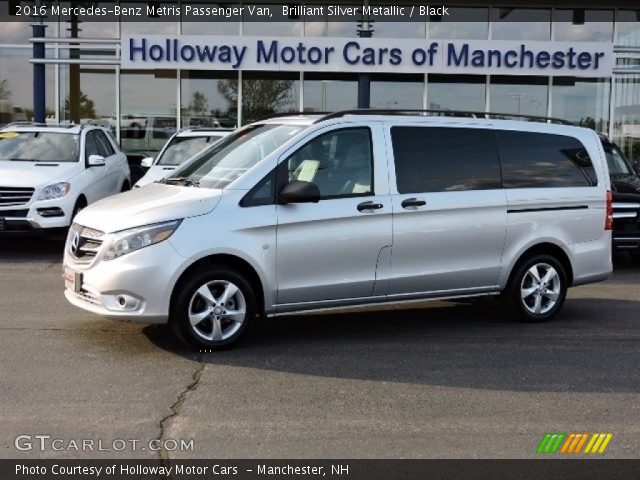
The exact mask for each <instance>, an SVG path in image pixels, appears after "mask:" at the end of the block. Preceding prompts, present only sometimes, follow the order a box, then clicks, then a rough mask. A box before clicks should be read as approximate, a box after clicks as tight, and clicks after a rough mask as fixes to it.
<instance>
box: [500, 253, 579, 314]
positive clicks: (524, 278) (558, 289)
mask: <svg viewBox="0 0 640 480" xmlns="http://www.w3.org/2000/svg"><path fill="white" fill-rule="evenodd" d="M534 266H538V268H537V269H536V271H537V272H539V276H540V277H541V278H540V280H544V276H545V274H546V273H547V272H549V270H547V269H546V268H545V267H544V266H548V267H551V268H552V269H553V270H554V271H555V272H556V273H557V279H558V282H557V283H556V282H555V277H554V280H553V285H548V286H547V285H544V283H543V284H541V285H539V284H538V282H536V281H535V280H534V276H533V275H532V274H531V273H530V270H531V269H532V268H533V267H534ZM539 288H540V289H541V290H539ZM567 288H568V281H567V273H566V271H565V269H564V267H563V266H562V264H561V263H560V262H559V261H558V260H557V259H556V258H555V257H553V256H552V255H548V254H538V255H534V256H532V257H529V258H527V259H526V260H524V261H523V262H520V264H519V265H517V266H516V269H515V271H514V273H513V275H512V276H511V278H510V280H509V285H508V286H507V289H506V291H505V294H504V297H505V300H506V303H507V307H508V308H509V311H510V312H511V313H512V314H513V315H514V316H515V317H516V318H517V319H519V320H520V321H523V322H528V323H537V322H546V321H547V320H550V319H551V318H553V317H554V316H555V315H556V314H557V313H558V312H559V311H560V309H561V308H562V305H563V304H564V301H565V298H566V296H567ZM529 290H533V293H531V294H530V295H529V296H527V297H526V298H525V299H523V293H526V292H527V291H529ZM556 293H557V297H556V299H555V303H554V304H553V305H551V303H552V296H555V294H556ZM537 296H540V298H541V300H540V305H541V308H540V309H539V312H538V313H536V311H535V310H538V309H537V308H536V306H537V305H538V304H537V303H536V301H537V300H536V297H537ZM532 310H533V311H532Z"/></svg>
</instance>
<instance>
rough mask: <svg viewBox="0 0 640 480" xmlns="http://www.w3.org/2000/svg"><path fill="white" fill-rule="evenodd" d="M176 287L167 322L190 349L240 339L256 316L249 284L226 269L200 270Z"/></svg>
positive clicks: (214, 346)
mask: <svg viewBox="0 0 640 480" xmlns="http://www.w3.org/2000/svg"><path fill="white" fill-rule="evenodd" d="M178 288H179V289H180V291H179V293H178V295H177V298H176V300H175V302H174V305H173V308H172V312H171V318H170V320H169V323H170V325H171V327H172V329H173V331H174V332H175V333H176V335H177V336H178V337H179V338H180V339H181V340H182V341H183V342H185V343H186V344H187V345H189V346H190V347H192V348H196V349H201V350H202V349H207V350H219V349H222V348H225V347H227V346H229V345H231V344H232V343H234V342H235V341H236V340H238V339H239V338H240V337H241V336H242V334H243V333H244V332H245V331H246V330H247V327H248V325H249V323H250V320H251V319H252V318H253V317H255V312H256V302H255V295H254V292H253V288H252V287H251V284H250V283H249V282H248V281H247V280H246V279H245V278H244V277H243V276H242V275H240V274H238V273H236V272H234V271H233V270H230V269H229V268H227V267H224V266H205V267H201V268H199V269H198V270H196V271H195V272H194V273H193V274H192V275H191V276H190V278H189V279H188V280H187V281H186V282H185V283H183V284H182V285H180V286H179V287H178Z"/></svg>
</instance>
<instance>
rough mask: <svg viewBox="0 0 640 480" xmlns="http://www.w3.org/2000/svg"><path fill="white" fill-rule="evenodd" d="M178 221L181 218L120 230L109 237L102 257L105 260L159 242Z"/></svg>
mask: <svg viewBox="0 0 640 480" xmlns="http://www.w3.org/2000/svg"><path fill="white" fill-rule="evenodd" d="M180 223H182V220H172V221H171V222H164V223H156V224H154V225H147V226H144V227H136V228H131V229H129V230H122V231H121V232H118V233H116V234H115V237H114V238H112V239H111V243H110V244H109V246H108V247H107V249H106V250H105V252H104V255H103V258H104V259H105V260H113V259H114V258H118V257H121V256H122V255H126V254H127V253H131V252H135V251H136V250H140V249H141V248H144V247H148V246H149V245H153V244H155V243H160V242H162V241H163V240H166V239H167V238H169V237H170V236H171V235H172V234H173V232H175V231H176V230H177V228H178V227H179V226H180Z"/></svg>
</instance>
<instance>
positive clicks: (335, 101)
mask: <svg viewBox="0 0 640 480" xmlns="http://www.w3.org/2000/svg"><path fill="white" fill-rule="evenodd" d="M357 106H358V76H357V75H354V74H346V73H342V74H324V73H306V74H305V76H304V111H305V112H332V111H336V110H348V109H352V108H357Z"/></svg>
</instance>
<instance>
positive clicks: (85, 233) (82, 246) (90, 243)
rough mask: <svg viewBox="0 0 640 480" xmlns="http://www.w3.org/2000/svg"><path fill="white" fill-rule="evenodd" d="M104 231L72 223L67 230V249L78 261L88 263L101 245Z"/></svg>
mask: <svg viewBox="0 0 640 480" xmlns="http://www.w3.org/2000/svg"><path fill="white" fill-rule="evenodd" d="M103 237H104V232H101V231H99V230H94V229H92V228H88V227H83V226H82V225H78V224H77V223H74V224H73V225H72V226H71V229H70V231H69V242H68V250H69V254H70V255H71V257H73V258H74V259H75V260H76V261H77V262H78V263H89V262H91V260H93V259H94V258H95V256H96V255H97V254H98V252H99V251H100V247H101V246H102V238H103Z"/></svg>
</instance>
